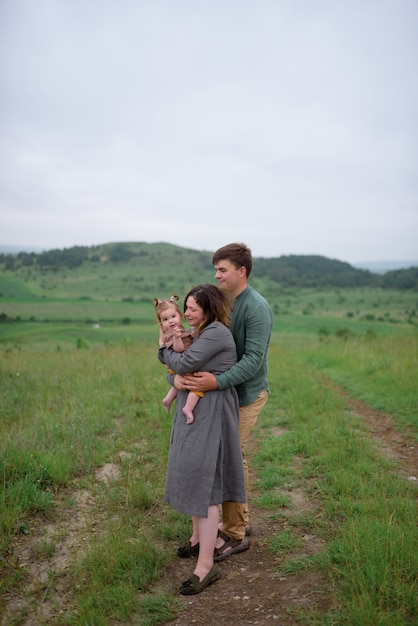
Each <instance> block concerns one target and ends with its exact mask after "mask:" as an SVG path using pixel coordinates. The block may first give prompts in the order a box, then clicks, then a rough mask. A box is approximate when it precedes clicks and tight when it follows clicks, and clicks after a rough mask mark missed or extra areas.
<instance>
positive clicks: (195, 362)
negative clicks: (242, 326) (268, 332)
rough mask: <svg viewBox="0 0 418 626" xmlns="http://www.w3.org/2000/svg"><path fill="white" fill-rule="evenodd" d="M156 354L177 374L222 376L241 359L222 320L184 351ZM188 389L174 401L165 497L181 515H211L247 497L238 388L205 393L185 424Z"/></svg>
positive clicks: (161, 351)
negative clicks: (211, 509)
mask: <svg viewBox="0 0 418 626" xmlns="http://www.w3.org/2000/svg"><path fill="white" fill-rule="evenodd" d="M158 358H159V359H160V361H162V362H163V363H165V364H166V365H167V366H168V367H170V368H171V369H173V370H174V371H175V372H176V373H177V374H187V373H190V372H198V371H206V372H212V373H213V374H220V373H221V372H224V371H226V370H227V369H229V368H230V367H231V366H232V365H233V364H234V363H235V362H236V360H237V356H236V348H235V342H234V339H233V337H232V334H231V332H230V330H229V329H228V328H227V327H226V326H225V325H224V324H221V323H220V322H213V323H212V324H209V325H208V326H207V327H206V328H205V329H204V330H203V331H202V332H201V334H200V335H198V336H197V337H195V338H194V340H193V344H192V346H191V347H190V348H189V349H188V350H186V351H185V352H182V353H178V352H174V351H173V350H169V349H167V348H165V347H163V348H160V350H159V354H158ZM188 393H189V392H188V391H179V393H178V396H177V400H176V403H175V410H174V415H173V423H172V429H171V439H170V448H169V453H168V467H167V482H166V491H165V500H166V502H168V503H169V504H171V506H172V507H173V508H175V509H176V510H177V511H179V512H180V513H185V514H186V515H196V516H199V517H207V514H208V507H209V505H213V504H221V503H222V502H226V501H231V502H245V501H246V495H245V482H244V471H243V462H242V452H241V444H240V440H239V409H238V397H237V393H236V391H235V388H234V387H231V388H229V389H224V390H223V391H219V390H215V391H208V392H206V393H205V394H204V396H203V398H200V399H199V402H198V403H197V405H196V407H195V409H194V411H193V414H194V422H193V423H192V424H187V423H186V416H185V415H184V413H183V411H182V408H183V406H184V405H185V404H186V400H187V394H188Z"/></svg>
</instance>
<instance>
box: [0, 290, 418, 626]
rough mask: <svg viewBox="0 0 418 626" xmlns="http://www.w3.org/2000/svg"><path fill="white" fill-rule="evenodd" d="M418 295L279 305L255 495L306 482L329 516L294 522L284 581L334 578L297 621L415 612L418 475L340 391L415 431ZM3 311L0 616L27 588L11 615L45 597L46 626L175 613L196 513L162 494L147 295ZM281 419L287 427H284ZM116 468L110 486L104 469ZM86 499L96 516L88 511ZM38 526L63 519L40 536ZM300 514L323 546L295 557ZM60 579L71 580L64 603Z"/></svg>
mask: <svg viewBox="0 0 418 626" xmlns="http://www.w3.org/2000/svg"><path fill="white" fill-rule="evenodd" d="M416 300H417V296H416V295H414V294H407V293H403V292H402V293H401V294H397V293H391V294H390V293H386V292H385V293H382V292H376V293H371V292H370V290H368V291H365V292H361V290H350V291H344V292H339V293H337V292H335V291H328V292H322V293H320V292H318V293H315V291H311V290H308V291H302V290H299V291H294V292H291V293H287V294H278V295H277V297H276V299H274V300H273V301H272V305H273V308H274V309H275V310H276V317H275V327H274V333H273V338H272V344H271V348H270V381H271V395H270V399H269V402H268V404H267V407H266V409H265V411H264V413H263V419H262V420H261V423H260V424H259V426H258V428H257V430H256V433H255V436H256V438H257V442H258V450H257V452H256V453H255V456H254V459H253V462H254V464H255V467H256V468H257V475H258V483H257V489H258V492H259V496H258V506H260V507H262V508H264V509H266V510H268V511H270V512H271V515H274V516H281V515H283V514H284V513H283V507H284V503H285V501H286V496H285V494H287V493H289V490H291V489H292V486H293V485H294V484H295V481H296V478H297V480H298V481H306V485H309V489H310V490H311V493H312V496H315V497H316V498H318V499H320V501H321V503H322V505H321V506H322V514H321V516H320V517H318V516H314V515H312V516H311V518H309V519H308V518H307V517H305V518H304V520H303V521H302V520H298V519H293V520H291V526H290V530H289V531H288V532H287V534H286V536H275V537H271V541H270V549H271V550H272V551H273V552H274V551H276V552H277V553H281V554H283V553H284V555H285V556H284V557H283V559H284V560H283V562H282V565H281V567H282V569H283V572H284V575H285V576H296V575H297V572H298V571H302V570H304V571H306V570H307V569H309V570H310V571H318V572H321V573H322V575H325V576H326V577H327V579H328V580H329V581H330V583H331V584H332V586H333V588H334V590H335V603H334V605H333V607H332V608H331V609H330V610H329V611H327V612H326V613H318V612H317V613H312V612H311V613H309V615H308V614H306V613H305V612H303V611H300V612H299V613H298V614H297V615H295V620H298V621H299V622H300V623H302V624H303V623H305V624H353V625H354V624H358V625H359V626H360V625H361V626H368V625H370V626H372V625H375V624H379V625H380V626H386V625H387V626H389V624H390V625H391V626H392V625H394V624H395V625H398V626H401V625H404V624H405V625H408V624H413V623H416V622H417V621H418V607H417V591H418V589H417V584H416V572H417V571H418V561H417V551H416V519H417V508H416V484H415V483H414V482H412V481H408V480H405V478H403V477H402V476H401V475H399V474H398V473H397V471H396V465H395V464H394V463H393V462H392V461H390V460H388V459H387V458H386V457H384V456H383V455H382V454H381V453H380V452H379V450H378V449H377V448H376V445H375V443H374V442H373V441H372V440H371V439H370V433H369V432H368V431H367V429H366V427H365V424H364V423H363V422H362V420H361V418H360V417H355V416H353V415H352V414H350V413H348V412H347V410H346V407H345V404H344V399H343V398H342V396H341V395H340V394H339V393H337V391H336V390H335V389H333V387H332V386H330V385H329V381H333V382H334V383H335V384H338V385H342V386H343V387H344V388H345V389H346V390H347V392H348V393H349V394H351V395H352V396H353V397H355V398H361V399H364V400H365V401H367V403H368V404H369V405H370V406H372V407H375V408H376V409H379V410H381V411H385V412H387V413H389V414H390V415H391V416H392V418H393V420H394V423H395V424H396V425H397V427H398V428H399V430H400V431H406V433H407V436H408V437H410V440H411V442H416V433H417V425H418V424H417V414H418V410H417V409H418V384H417V380H418V375H417V373H418V333H417V327H416V325H415V323H414V319H415V313H414V311H416V309H417V307H416ZM37 307H38V308H37ZM0 310H1V311H2V312H3V313H4V314H5V316H6V318H8V319H9V320H13V321H4V322H3V323H2V324H0V355H1V360H0V385H1V390H2V392H1V400H0V414H1V422H0V468H1V476H2V480H1V484H0V506H1V522H0V542H1V555H2V556H1V585H2V587H1V592H2V595H1V600H0V613H1V611H2V610H3V611H5V612H6V611H7V607H8V602H9V601H10V598H12V597H19V598H20V604H18V608H17V609H16V607H15V611H14V615H13V619H12V618H11V617H10V616H9V617H10V621H9V622H7V624H15V625H18V624H24V623H25V620H26V618H27V616H28V614H29V615H30V614H31V610H32V609H33V607H34V606H37V605H40V604H42V603H43V604H45V603H46V602H49V607H50V608H49V610H50V611H51V612H52V613H50V614H49V615H48V616H47V617H45V618H42V619H44V621H42V619H41V620H40V621H39V624H43V623H45V624H46V623H54V624H58V625H59V624H62V625H64V624H66V625H71V626H82V625H86V624H89V625H94V626H102V625H103V626H105V625H108V624H111V623H112V624H116V623H119V624H126V625H127V624H144V625H146V624H162V623H164V622H165V621H168V620H169V619H170V618H171V617H173V616H174V615H176V612H177V611H178V604H177V599H176V597H175V596H173V595H172V594H167V593H164V592H163V591H162V590H161V585H160V581H161V578H162V577H163V576H164V568H165V566H166V565H167V563H169V562H170V560H172V559H173V553H174V548H175V547H176V546H177V545H178V541H181V540H184V539H186V538H187V536H188V534H187V533H188V531H189V521H188V520H186V519H185V518H184V516H181V515H178V514H176V513H175V512H173V511H172V510H171V509H170V508H169V507H167V506H166V505H164V502H163V490H164V481H165V464H166V459H167V449H168V440H169V433H170V422H171V419H170V417H169V416H167V415H166V414H165V412H164V410H163V408H162V405H161V398H162V397H163V395H164V393H165V391H166V383H165V379H164V374H163V370H162V366H161V364H160V363H159V362H158V361H157V359H156V342H157V328H156V323H155V320H154V312H153V309H152V305H151V303H148V302H131V301H124V302H122V301H99V300H84V299H83V300H79V299H77V300H71V299H67V300H64V299H61V300H60V299H47V298H45V299H44V298H42V299H38V298H37V299H35V300H30V299H28V298H26V297H21V298H17V297H13V298H12V297H10V298H6V297H5V296H3V298H2V299H1V304H0ZM277 427H282V428H283V429H284V430H285V434H284V435H283V436H282V437H280V438H278V437H272V436H271V430H272V428H277ZM107 466H111V467H112V468H113V469H114V470H115V471H116V475H115V477H114V480H112V481H104V482H103V481H102V480H98V471H99V470H101V469H103V468H105V467H107ZM85 499H86V500H87V501H88V503H89V507H88V511H89V513H88V515H87V512H86V511H85V510H84V509H83V511H84V513H83V515H84V517H80V518H79V517H78V516H79V514H80V510H81V508H80V507H81V503H82V502H84V500H85ZM63 518H64V519H63ZM68 518H70V519H71V518H72V519H73V520H74V524H75V525H76V527H78V526H77V524H79V525H80V529H79V530H80V536H82V541H81V543H82V547H83V549H82V550H80V549H78V547H77V546H76V547H73V548H72V549H71V550H69V553H68V554H67V565H66V568H65V571H63V570H62V569H60V568H59V567H58V557H59V556H60V554H61V552H62V550H63V549H64V546H65V545H67V544H66V542H67V543H68V542H69V540H70V537H69V536H67V534H66V533H67V532H68V529H67V526H68V521H67V525H66V524H65V521H64V520H65V519H67V520H68ZM42 523H44V524H45V525H46V527H48V528H49V526H48V524H49V525H52V526H53V527H54V531H48V530H45V532H44V533H43V534H42V531H40V529H42ZM302 523H303V524H304V525H305V526H306V525H307V524H309V525H310V527H311V528H312V529H314V532H315V533H317V534H318V535H319V536H320V537H321V538H322V540H323V542H324V547H323V549H322V550H321V551H320V552H319V553H317V554H315V555H314V556H312V557H307V558H306V559H303V560H302V561H297V562H295V561H294V560H293V559H292V557H291V556H290V555H289V558H286V545H288V546H291V545H292V533H293V532H295V530H296V529H297V528H298V525H301V524H302ZM66 529H67V530H66ZM31 535H36V536H37V537H38V540H37V543H36V544H35V546H34V547H33V548H32V550H33V551H34V553H35V555H37V558H39V559H43V560H44V561H45V562H48V563H49V569H48V571H47V573H46V575H45V578H44V579H42V580H40V581H39V584H38V586H37V587H36V588H28V586H27V581H28V576H29V569H28V568H29V566H28V564H27V563H21V562H19V560H18V559H17V557H16V551H17V547H16V546H17V545H18V542H19V537H30V536H31ZM289 552H290V551H289ZM103 554H106V559H103ZM63 587H65V589H67V590H69V589H70V590H71V592H68V593H67V595H66V597H65V602H63V601H62V597H61V596H60V594H59V591H60V589H62V588H63ZM51 615H52V617H51ZM138 616H141V618H139V617H138ZM48 619H49V620H50V621H49V622H48Z"/></svg>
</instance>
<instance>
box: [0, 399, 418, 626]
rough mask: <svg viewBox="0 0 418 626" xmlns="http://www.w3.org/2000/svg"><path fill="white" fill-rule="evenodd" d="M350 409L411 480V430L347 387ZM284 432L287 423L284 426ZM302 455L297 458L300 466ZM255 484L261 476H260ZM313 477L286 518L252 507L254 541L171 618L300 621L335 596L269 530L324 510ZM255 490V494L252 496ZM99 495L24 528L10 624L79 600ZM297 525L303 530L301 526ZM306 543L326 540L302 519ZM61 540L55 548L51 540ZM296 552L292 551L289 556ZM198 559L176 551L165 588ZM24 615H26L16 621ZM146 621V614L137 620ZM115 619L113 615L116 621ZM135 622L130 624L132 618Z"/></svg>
mask: <svg viewBox="0 0 418 626" xmlns="http://www.w3.org/2000/svg"><path fill="white" fill-rule="evenodd" d="M340 393H342V394H343V395H344V397H345V401H346V405H347V410H348V411H352V412H353V413H355V414H356V415H360V416H361V417H362V418H363V419H364V420H365V422H366V423H367V424H368V425H369V428H370V434H371V436H372V437H373V438H375V440H376V445H378V446H379V448H380V450H381V451H382V453H383V454H386V455H387V456H388V457H390V458H391V459H393V460H395V461H396V462H397V463H398V468H399V469H398V471H399V473H400V475H401V476H403V477H405V479H407V480H414V479H416V478H417V477H418V464H417V449H416V446H415V445H414V443H413V442H412V440H409V439H408V437H407V434H403V433H400V432H399V431H397V430H396V428H395V427H394V425H393V423H392V420H391V418H390V416H388V415H385V414H383V413H381V412H379V411H375V410H373V409H371V408H370V407H369V406H367V405H366V404H365V403H364V402H361V401H358V400H354V399H353V398H350V397H349V396H347V394H345V392H344V391H343V390H342V389H341V390H340ZM272 434H274V435H275V436H277V437H280V436H281V434H283V430H281V429H276V430H275V431H274V432H273V431H272ZM253 445H254V443H253ZM297 465H298V459H295V467H296V468H297ZM115 472H116V473H117V472H118V466H117V465H111V464H109V465H106V466H103V468H100V469H99V470H98V471H97V473H96V479H97V480H102V481H104V482H108V481H110V480H112V479H113V478H114V476H115ZM252 482H253V484H254V482H255V481H254V480H253V481H252ZM308 489H309V485H307V484H306V483H303V484H300V485H298V486H296V487H295V488H294V489H292V491H291V492H289V494H288V496H289V499H290V502H291V504H290V506H289V509H288V510H285V511H282V516H281V517H280V518H278V519H277V518H275V517H273V516H272V515H271V512H269V511H264V510H259V509H256V508H255V507H254V506H253V507H252V508H251V526H252V531H253V532H252V535H251V537H250V549H249V550H248V551H246V552H243V553H241V554H237V555H234V556H232V557H230V558H229V559H226V560H224V561H222V562H221V563H219V568H220V571H221V578H220V580H219V581H218V582H216V583H215V584H213V585H211V586H209V587H208V588H207V589H205V591H204V592H203V593H201V594H198V595H196V596H189V597H185V596H178V598H179V604H180V607H181V612H180V613H179V615H178V617H177V618H175V619H173V620H171V621H170V622H168V623H169V624H170V626H180V625H181V626H185V625H197V626H208V625H209V624H216V623H218V624H231V623H235V624H237V625H239V626H245V625H249V624H253V625H259V626H261V625H269V624H280V626H296V624H298V623H299V622H298V618H297V615H298V614H299V613H300V611H301V610H303V611H307V612H308V613H309V612H317V611H319V612H325V611H327V610H328V609H329V608H330V607H332V604H333V590H332V588H331V587H330V584H329V582H328V581H327V579H326V578H325V577H323V576H322V575H321V574H318V573H317V572H308V573H296V574H288V575H286V574H285V573H284V572H283V569H282V568H281V565H282V562H283V559H282V558H279V557H277V556H274V555H273V554H272V553H271V551H270V550H269V547H268V538H269V537H271V536H272V535H274V534H276V533H280V532H283V531H284V530H286V529H287V527H288V524H289V522H288V517H291V516H295V515H297V516H303V515H304V514H307V513H310V515H312V513H313V514H314V515H315V514H316V515H318V517H320V516H321V509H320V507H321V504H320V502H319V500H316V499H315V498H312V497H309V496H308ZM252 500H254V494H252V496H251V494H250V504H251V501H252ZM94 508H95V507H94V500H93V498H92V496H91V494H90V493H89V492H88V491H75V492H72V493H63V494H60V495H59V496H57V507H56V510H57V514H56V517H55V518H54V519H52V520H50V521H47V522H45V521H41V520H40V519H37V520H34V522H33V523H34V528H33V529H32V532H31V533H30V534H28V535H26V536H24V535H20V536H19V537H17V538H16V540H15V542H14V543H13V545H12V547H11V550H10V551H9V554H8V556H7V560H8V562H9V566H10V567H13V568H16V567H20V568H21V569H22V571H23V572H24V580H25V588H24V591H23V592H21V593H20V594H18V593H14V592H8V591H7V590H6V591H5V592H4V594H3V599H2V605H1V606H2V607H5V609H4V611H3V616H2V618H1V622H0V623H1V625H2V626H10V625H12V624H19V625H21V626H39V624H55V623H57V621H58V617H59V614H60V613H61V614H62V613H64V612H65V611H66V610H67V609H68V608H69V607H70V606H71V603H72V584H73V582H72V580H71V578H70V576H69V575H68V567H69V564H70V563H71V562H72V561H73V560H74V559H75V558H77V557H79V556H80V555H81V554H82V553H83V550H84V546H85V545H86V543H87V542H88V540H89V538H90V537H91V533H94V532H95V529H96V527H97V524H99V523H100V521H99V520H98V519H97V518H96V517H95V514H94ZM292 528H293V532H295V527H292ZM298 528H299V531H298V532H299V533H300V537H299V538H300V540H301V545H302V548H301V549H300V550H299V551H298V552H297V553H295V554H292V555H291V557H297V556H303V555H312V554H315V553H316V552H318V551H319V550H321V549H322V543H321V540H320V538H319V537H318V536H316V535H315V534H314V531H313V530H312V529H308V528H306V529H304V528H303V527H302V528H301V527H299V526H298ZM51 542H52V543H53V544H54V546H55V548H54V550H53V551H52V555H51V556H48V555H47V547H48V543H51ZM288 559H289V555H286V560H288ZM193 567H194V560H193V559H190V560H188V559H184V560H182V559H174V560H173V561H172V562H171V563H170V564H169V566H168V568H167V570H166V572H165V575H164V576H163V578H162V579H161V581H160V583H159V588H160V589H161V590H165V591H174V592H175V591H177V589H178V587H179V585H180V584H181V582H182V581H183V580H186V579H187V578H188V577H189V576H190V575H191V573H192V571H193ZM17 616H19V619H18V621H16V619H17ZM137 623H138V622H137ZM109 624H111V622H109ZM126 626H128V625H126Z"/></svg>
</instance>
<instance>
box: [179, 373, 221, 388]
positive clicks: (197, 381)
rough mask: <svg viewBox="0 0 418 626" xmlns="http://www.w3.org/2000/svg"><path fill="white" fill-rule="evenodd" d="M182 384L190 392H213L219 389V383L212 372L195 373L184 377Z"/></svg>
mask: <svg viewBox="0 0 418 626" xmlns="http://www.w3.org/2000/svg"><path fill="white" fill-rule="evenodd" d="M182 384H184V385H185V387H183V389H184V388H186V389H187V390H188V391H213V390H214V389H217V388H218V383H217V380H216V378H215V376H214V375H213V374H211V373H210V372H195V373H194V374H187V376H182Z"/></svg>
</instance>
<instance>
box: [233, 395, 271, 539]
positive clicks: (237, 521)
mask: <svg viewBox="0 0 418 626" xmlns="http://www.w3.org/2000/svg"><path fill="white" fill-rule="evenodd" d="M267 398H268V392H267V391H266V390H264V391H262V392H261V393H260V395H259V396H258V397H257V399H256V400H255V402H253V403H252V404H248V405H247V406H240V408H239V437H240V441H241V450H242V461H243V464H244V478H245V489H246V493H247V499H248V485H249V481H248V464H247V458H246V456H245V448H246V443H247V439H248V435H249V434H250V432H251V429H252V427H253V426H254V425H255V424H256V423H257V420H258V416H259V415H260V413H261V411H262V409H263V407H264V405H265V404H266V402H267ZM249 521H250V514H249V510H248V502H246V503H245V504H241V503H240V502H223V503H222V522H223V531H224V533H226V534H227V535H229V536H230V537H232V538H233V539H240V540H241V539H244V537H245V527H246V526H248V525H249Z"/></svg>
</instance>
